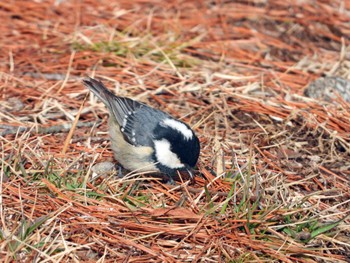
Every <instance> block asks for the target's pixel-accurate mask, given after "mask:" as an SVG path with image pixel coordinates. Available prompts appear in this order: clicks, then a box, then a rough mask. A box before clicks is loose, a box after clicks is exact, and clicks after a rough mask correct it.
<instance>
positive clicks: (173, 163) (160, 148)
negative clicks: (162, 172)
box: [154, 139, 185, 169]
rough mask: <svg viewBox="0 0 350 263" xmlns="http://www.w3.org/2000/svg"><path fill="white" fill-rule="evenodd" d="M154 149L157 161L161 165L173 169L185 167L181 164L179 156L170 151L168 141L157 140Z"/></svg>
mask: <svg viewBox="0 0 350 263" xmlns="http://www.w3.org/2000/svg"><path fill="white" fill-rule="evenodd" d="M154 147H155V153H156V157H157V160H158V162H159V163H160V164H162V165H164V166H166V167H169V168H172V169H177V168H181V167H184V166H185V165H183V164H182V163H181V161H180V159H179V158H178V157H177V155H176V154H175V153H173V152H172V151H171V150H170V143H169V141H168V140H166V139H162V140H159V141H158V140H156V141H154Z"/></svg>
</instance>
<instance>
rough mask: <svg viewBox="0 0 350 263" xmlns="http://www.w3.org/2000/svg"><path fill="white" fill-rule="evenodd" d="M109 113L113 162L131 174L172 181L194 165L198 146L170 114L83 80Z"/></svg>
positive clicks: (179, 122)
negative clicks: (155, 175)
mask: <svg viewBox="0 0 350 263" xmlns="http://www.w3.org/2000/svg"><path fill="white" fill-rule="evenodd" d="M83 83H84V85H85V86H86V87H87V88H88V89H90V91H92V92H93V93H94V94H95V95H96V96H97V97H98V98H99V99H100V100H102V102H103V103H104V104H105V105H106V106H107V108H108V110H109V115H110V116H109V122H108V124H109V125H108V126H109V135H110V139H111V146H112V150H113V153H114V157H115V159H116V160H117V161H118V162H119V163H120V164H121V165H122V166H123V167H124V168H125V169H127V170H130V171H134V170H137V171H141V172H145V171H152V172H160V173H163V174H166V175H168V176H169V180H170V181H171V182H173V179H172V177H174V176H175V175H176V174H177V171H180V172H181V171H186V172H188V174H189V175H190V176H191V178H193V175H192V173H191V168H192V167H194V166H195V165H196V163H197V160H198V156H199V151H200V144H199V140H198V138H197V136H196V135H195V134H194V132H193V130H192V129H191V128H190V127H189V126H188V125H187V124H185V123H183V122H182V121H179V120H176V119H174V118H173V117H171V116H170V115H169V114H167V113H165V112H163V111H160V110H157V109H154V108H151V107H149V106H147V105H146V104H143V103H140V102H137V101H134V100H132V99H129V98H125V97H119V96H115V95H114V94H113V93H112V92H111V91H109V90H108V89H107V88H106V87H105V86H104V85H103V84H102V82H101V81H98V80H95V79H93V78H88V79H85V80H83Z"/></svg>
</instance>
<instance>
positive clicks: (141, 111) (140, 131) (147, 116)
mask: <svg viewBox="0 0 350 263" xmlns="http://www.w3.org/2000/svg"><path fill="white" fill-rule="evenodd" d="M167 116H168V115H167V114H166V113H164V112H162V111H159V110H156V109H153V108H151V107H148V106H147V105H145V104H141V107H140V108H138V109H137V110H135V111H133V112H132V114H129V115H127V116H126V118H125V119H124V121H123V125H121V132H122V133H123V134H124V135H125V136H126V137H127V139H128V141H129V142H130V143H131V144H133V145H142V146H152V145H153V139H154V138H153V132H154V129H155V128H156V127H157V125H158V123H159V122H160V121H161V120H163V119H165V118H166V117H167Z"/></svg>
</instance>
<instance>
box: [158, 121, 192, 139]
mask: <svg viewBox="0 0 350 263" xmlns="http://www.w3.org/2000/svg"><path fill="white" fill-rule="evenodd" d="M163 123H164V124H165V125H166V126H168V127H170V128H173V129H174V130H177V131H179V132H181V133H182V135H183V136H184V137H185V138H186V140H190V139H192V137H193V132H192V131H191V129H189V128H188V127H187V126H186V125H185V124H183V123H182V122H179V121H177V120H174V119H165V120H164V121H163Z"/></svg>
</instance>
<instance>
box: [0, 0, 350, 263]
mask: <svg viewBox="0 0 350 263" xmlns="http://www.w3.org/2000/svg"><path fill="white" fill-rule="evenodd" d="M15 2H16V3H15V4H13V3H10V2H8V3H7V2H1V3H0V17H2V20H1V21H2V23H1V24H0V29H1V32H2V40H1V46H2V47H1V51H0V56H1V63H0V79H1V81H0V100H1V103H0V136H1V137H0V138H1V141H0V145H1V152H0V154H1V155H2V156H1V160H2V162H1V168H0V169H1V177H0V178H1V181H0V217H1V222H0V258H1V260H2V261H4V262H12V261H18V262H26V261H33V262H67V261H68V262H81V261H85V262H349V261H350V257H349V254H350V245H349V243H350V242H349V240H350V226H349V223H350V219H349V218H348V215H349V214H350V205H349V203H350V198H349V197H350V190H349V189H350V187H349V186H350V184H349V181H350V136H349V134H350V107H349V104H347V103H345V102H344V101H338V102H337V103H326V102H323V101H317V100H312V99H309V98H305V97H304V96H303V95H302V94H303V90H304V88H305V87H306V85H307V84H308V83H309V82H310V81H312V80H314V79H315V78H317V77H318V76H320V75H322V74H324V75H336V76H342V77H344V78H348V79H349V78H350V56H349V54H350V53H349V50H350V47H349V38H348V36H349V35H350V18H349V17H350V13H349V10H350V4H349V1H340V0H336V1H316V2H315V1H281V0H273V1H248V0H247V1H232V2H230V1H227V3H224V1H152V0H149V1H141V0H135V1H124V0H120V1H115V2H113V1H106V0H105V1H94V0H90V1H64V0H63V1H58V0H57V1H15ZM87 75H95V76H97V77H99V78H100V79H102V80H104V82H105V83H106V84H107V85H108V86H109V87H110V88H113V89H114V91H115V92H116V93H118V94H121V95H125V96H129V97H133V98H136V99H138V100H141V101H144V102H146V103H149V104H151V105H153V106H154V107H159V108H161V109H163V110H165V111H167V112H169V113H171V114H172V115H174V116H176V117H179V118H180V117H181V118H183V119H184V120H185V121H186V122H187V123H190V124H191V125H192V126H193V127H195V129H196V132H197V134H198V135H199V137H200V141H201V145H202V150H201V157H200V161H199V164H198V171H197V175H198V176H197V180H196V184H194V185H189V184H188V182H182V183H181V182H179V183H178V184H177V186H175V187H174V186H169V185H166V184H162V183H161V182H159V181H158V180H156V179H153V178H150V177H149V176H147V175H137V174H130V175H128V176H126V177H125V178H121V179H120V178H118V177H116V176H114V175H112V176H106V177H101V178H97V179H94V180H93V179H92V178H91V166H92V165H93V164H94V163H96V162H100V161H106V160H112V154H111V151H110V150H109V147H108V146H109V141H108V136H107V134H106V130H107V129H106V120H107V114H106V110H105V108H104V106H103V105H102V104H101V103H100V102H97V101H96V100H95V98H93V97H92V96H89V97H88V99H87V101H86V102H85V104H84V105H83V100H84V98H85V96H86V94H87V93H88V91H87V90H86V89H84V87H83V86H82V84H81V77H84V76H87ZM82 105H83V107H81V106H82ZM76 116H79V121H78V123H77V127H76V128H75V129H73V128H72V127H74V125H73V126H72V124H73V123H74V119H75V117H76ZM69 132H71V134H72V135H73V136H72V138H70V137H68V134H69ZM72 132H73V133H72ZM67 137H68V139H67ZM65 142H68V143H69V144H68V145H67V146H68V147H67V148H66V147H65V146H64V144H65Z"/></svg>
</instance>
